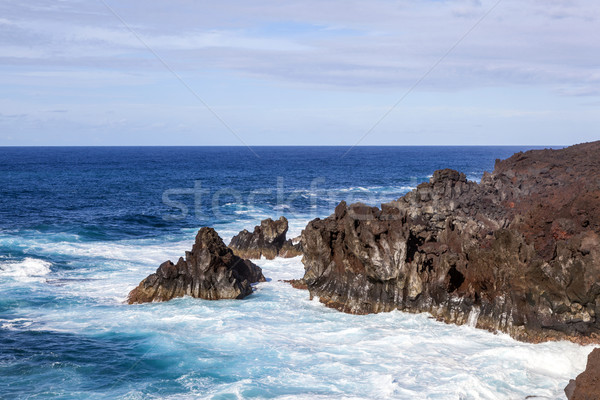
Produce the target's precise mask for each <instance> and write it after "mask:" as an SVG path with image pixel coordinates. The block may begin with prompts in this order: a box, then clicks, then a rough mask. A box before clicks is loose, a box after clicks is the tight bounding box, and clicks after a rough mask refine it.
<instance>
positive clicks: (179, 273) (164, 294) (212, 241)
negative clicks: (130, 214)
mask: <svg viewBox="0 0 600 400" xmlns="http://www.w3.org/2000/svg"><path fill="white" fill-rule="evenodd" d="M264 281H265V277H264V276H263V274H262V270H261V269H260V267H258V266H256V265H254V264H253V263H252V262H250V261H248V260H244V259H242V258H240V257H238V256H236V255H234V254H233V252H232V251H231V249H229V248H228V247H227V246H225V244H224V243H223V241H222V240H221V238H220V237H219V235H218V234H217V232H215V230H214V229H212V228H202V229H200V231H198V234H197V235H196V243H195V244H194V246H193V247H192V251H190V252H186V254H185V260H184V259H183V258H180V259H179V261H177V264H173V263H172V262H171V261H166V262H164V263H163V264H162V265H161V266H160V267H158V269H157V270H156V273H154V274H152V275H150V276H148V277H147V278H146V279H144V280H143V281H142V282H140V284H139V286H138V287H136V288H135V289H133V290H132V291H131V292H130V293H129V297H128V302H129V304H134V303H147V302H152V301H167V300H171V299H173V298H175V297H182V296H185V295H188V296H192V297H197V298H201V299H207V300H218V299H242V298H244V297H246V296H248V295H249V294H251V293H252V286H251V284H252V283H255V282H264Z"/></svg>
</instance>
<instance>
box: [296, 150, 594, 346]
mask: <svg viewBox="0 0 600 400" xmlns="http://www.w3.org/2000/svg"><path fill="white" fill-rule="evenodd" d="M599 205H600V142H594V143H586V144H581V145H577V146H572V147H569V148H566V149H562V150H536V151H529V152H526V153H518V154H515V155H513V156H512V157H510V158H509V159H507V160H504V161H499V160H497V161H496V165H495V169H494V172H493V173H491V174H489V173H486V174H485V175H484V176H483V179H482V181H481V183H480V184H477V183H475V182H469V181H467V179H466V177H465V175H464V174H461V173H459V172H457V171H453V170H441V171H436V172H435V173H434V174H433V178H432V179H431V181H430V182H428V183H422V184H420V185H419V186H418V187H417V189H415V190H413V191H412V192H410V193H408V194H407V195H405V196H404V197H402V198H400V199H398V200H397V201H394V202H391V203H387V204H382V206H381V208H376V207H369V206H366V205H363V204H353V205H350V206H348V205H347V204H346V203H345V202H342V203H340V204H339V205H338V206H337V207H336V209H335V213H334V214H333V215H331V216H330V217H328V218H326V219H323V220H321V219H316V220H313V221H311V222H310V223H309V224H308V226H307V227H306V229H305V230H304V231H303V232H302V245H303V251H304V257H303V263H304V266H305V270H306V272H305V276H304V283H305V284H306V286H307V288H308V290H309V291H310V295H311V297H312V296H318V298H319V299H320V301H321V302H323V303H324V304H326V305H327V306H329V307H333V308H337V309H338V310H341V311H345V312H349V313H357V314H364V313H375V312H381V311H390V310H394V309H400V310H406V311H411V312H429V313H431V314H432V315H434V316H435V317H437V318H438V319H440V320H444V321H446V322H452V323H457V324H463V323H466V322H468V321H469V322H470V323H472V324H475V325H476V326H477V327H479V328H483V329H488V330H490V331H502V332H507V333H509V334H510V335H512V336H513V337H515V338H517V339H520V340H525V341H531V342H538V341H544V340H554V339H569V340H573V341H578V342H597V341H598V338H599V333H600V323H599V320H598V318H597V316H599V313H600V207H599Z"/></svg>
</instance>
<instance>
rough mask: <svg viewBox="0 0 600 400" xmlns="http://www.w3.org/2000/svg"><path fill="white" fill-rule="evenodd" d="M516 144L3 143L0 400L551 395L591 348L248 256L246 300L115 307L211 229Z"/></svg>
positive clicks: (295, 222) (424, 174) (415, 178)
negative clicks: (335, 285) (518, 333)
mask: <svg viewBox="0 0 600 400" xmlns="http://www.w3.org/2000/svg"><path fill="white" fill-rule="evenodd" d="M527 149H530V148H522V147H433V146H432V147H357V148H354V149H352V150H351V151H349V152H348V148H347V147H256V148H252V150H249V149H248V148H245V147H29V148H25V147H23V148H20V147H11V148H6V147H5V148H0V188H1V190H0V378H1V379H0V398H2V399H163V398H164V399H197V398H199V399H205V398H206V399H263V398H264V399H392V398H393V399H525V398H526V396H537V397H531V398H535V399H563V398H564V394H563V388H564V386H565V385H566V384H567V383H568V381H569V379H571V378H574V377H575V376H576V375H577V374H578V373H580V372H581V371H582V370H583V369H584V368H585V362H586V357H587V354H588V353H589V352H590V351H591V348H590V347H582V346H578V345H575V344H572V343H567V342H556V343H544V344H535V345H534V344H526V343H520V342H517V341H515V340H513V339H511V338H510V337H508V336H506V335H503V334H492V333H489V332H485V331H481V330H477V329H474V328H472V327H471V326H453V325H446V324H444V323H440V322H437V321H435V320H433V319H431V318H429V316H428V315H426V314H417V315H415V314H408V313H402V312H397V311H396V312H391V313H382V314H376V315H366V316H358V315H348V314H343V313H340V312H337V311H335V310H332V309H328V308H326V307H325V306H323V305H322V304H320V303H319V302H318V301H317V300H312V301H311V300H309V298H308V293H307V292H305V291H301V290H296V289H293V288H292V287H290V286H289V285H288V284H286V283H284V282H281V281H282V280H283V279H293V278H301V277H302V275H303V272H304V270H303V266H302V262H301V258H300V257H296V258H292V259H275V260H271V261H267V260H258V261H256V263H257V264H258V265H259V266H261V267H262V268H263V272H264V275H265V276H266V277H267V278H268V279H267V282H264V283H259V284H257V285H256V288H255V289H256V290H255V293H253V294H252V295H251V296H249V297H247V298H246V299H244V300H234V301H230V300H223V301H206V300H199V299H193V298H180V299H176V300H173V301H170V302H166V303H153V304H143V305H133V306H132V305H127V304H126V303H125V302H124V301H125V299H126V296H127V294H128V292H129V291H130V290H131V289H133V288H134V287H135V286H137V284H138V283H139V282H140V281H141V280H142V279H143V278H144V277H146V276H147V275H149V274H150V273H152V272H154V271H155V270H156V268H157V267H158V265H159V264H160V263H162V262H163V261H165V260H167V259H171V260H173V261H176V260H177V258H178V257H179V256H182V255H184V252H185V251H186V250H189V249H191V246H192V244H193V240H194V236H195V233H196V231H197V230H198V229H199V228H200V227H202V226H211V227H214V228H215V229H216V230H217V232H218V233H219V234H220V235H221V237H222V238H223V239H224V240H225V242H228V241H229V240H230V239H231V237H232V236H233V235H235V234H237V232H239V231H240V230H242V229H244V228H246V229H248V230H251V229H252V228H253V227H254V225H256V224H258V223H259V222H260V220H261V219H264V218H267V217H272V218H278V217H279V216H281V215H284V216H286V217H287V218H288V220H289V221H290V232H289V233H288V237H290V238H291V237H294V236H297V235H299V234H300V232H301V230H302V228H303V227H304V226H305V225H306V223H307V222H308V221H310V220H311V219H313V218H317V217H320V218H323V217H326V216H328V215H329V214H330V213H331V212H332V211H333V209H334V207H335V205H337V203H338V202H339V201H341V200H346V201H348V202H355V201H362V202H364V203H366V204H369V205H379V204H380V203H382V202H387V201H390V200H393V199H396V198H398V197H400V196H402V195H403V194H405V193H407V192H408V191H410V190H412V189H413V188H414V187H416V185H418V184H419V183H420V182H424V181H427V180H428V179H429V177H430V176H431V174H432V173H433V171H434V170H436V169H440V168H454V169H457V170H459V171H462V172H464V173H466V175H467V177H468V179H470V180H475V181H477V180H479V179H481V176H482V174H483V172H484V171H491V170H493V167H494V161H495V159H497V158H506V157H508V156H510V155H512V154H513V153H515V152H517V151H521V150H527Z"/></svg>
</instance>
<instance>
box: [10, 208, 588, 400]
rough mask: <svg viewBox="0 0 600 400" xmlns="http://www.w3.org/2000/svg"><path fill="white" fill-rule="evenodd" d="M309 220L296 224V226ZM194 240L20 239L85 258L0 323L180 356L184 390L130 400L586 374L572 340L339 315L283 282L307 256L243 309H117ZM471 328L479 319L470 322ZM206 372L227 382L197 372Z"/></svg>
mask: <svg viewBox="0 0 600 400" xmlns="http://www.w3.org/2000/svg"><path fill="white" fill-rule="evenodd" d="M303 223H304V221H302V223H300V222H299V221H297V220H290V231H292V226H294V227H299V226H301V225H302V224H303ZM238 225H239V224H238V223H236V225H235V226H224V227H223V228H224V229H219V233H220V234H221V235H223V233H222V232H223V231H225V230H230V231H236V230H237V229H238V228H241V227H240V226H238ZM235 233H237V232H235ZM188 234H189V235H188ZM188 236H189V237H188ZM193 238H194V230H190V231H189V232H188V233H187V234H186V238H183V239H182V238H180V239H177V240H163V241H159V240H135V241H121V242H113V243H103V242H100V243H98V242H96V243H83V242H58V243H51V241H46V242H39V241H29V242H27V241H26V242H20V246H22V248H23V249H24V250H25V251H26V252H27V253H29V254H33V253H35V254H39V255H40V256H45V255H48V256H51V255H56V254H60V255H62V256H63V257H67V256H73V257H75V256H77V257H78V258H79V260H80V261H73V263H77V262H78V263H80V264H75V265H74V267H76V268H71V269H68V270H66V271H62V272H61V271H55V272H54V273H53V274H52V279H53V280H56V281H57V282H60V284H56V285H52V284H50V285H47V290H49V291H52V293H53V295H54V296H55V298H56V299H59V300H58V301H57V303H56V304H57V306H56V307H51V308H44V309H38V308H30V309H28V308H22V309H20V310H19V312H20V316H19V318H18V319H14V320H10V319H3V320H0V326H1V327H3V328H5V329H11V330H20V329H23V330H25V329H26V330H32V329H35V330H41V331H55V332H67V333H73V334H76V335H95V334H103V333H111V334H114V333H117V334H123V335H131V336H134V335H144V337H146V339H145V341H146V342H147V343H149V345H148V346H150V347H149V350H148V351H149V354H148V357H149V358H155V359H162V358H163V357H164V358H165V359H172V360H177V362H176V363H173V364H172V365H170V367H169V368H170V369H171V370H172V371H173V372H172V373H175V374H179V375H178V376H179V377H178V378H177V382H179V383H180V384H181V385H182V387H184V388H185V390H187V393H178V394H176V395H172V396H171V397H169V396H168V395H162V394H161V395H160V396H159V395H158V394H156V395H153V394H149V393H147V392H143V391H142V392H140V390H143V389H140V388H138V387H132V388H131V391H130V392H129V393H128V394H127V396H126V397H127V398H138V397H139V398H148V397H150V398H159V397H160V398H173V399H182V398H184V399H187V398H190V399H191V398H214V397H217V398H219V397H222V398H246V397H252V396H259V395H260V394H261V393H263V394H264V393H267V392H266V391H268V393H267V394H264V396H263V397H272V398H278V399H309V398H310V399H337V398H347V399H364V398H380V399H384V398H386V399H387V398H397V399H433V398H437V399H486V400H487V399H489V400H497V399H513V398H525V397H526V396H539V397H540V398H547V399H562V396H563V393H562V388H563V387H564V386H565V385H566V384H567V383H568V381H569V379H571V378H573V377H575V376H576V375H577V374H578V373H580V372H581V371H582V370H583V369H584V368H585V362H586V357H587V354H588V353H589V352H590V351H591V347H582V346H578V345H575V344H572V343H567V342H556V343H544V344H538V345H534V344H526V343H520V342H516V341H514V340H513V339H511V338H509V337H508V336H507V335H494V334H491V333H489V332H486V331H482V330H477V329H474V328H472V327H469V326H454V325H446V324H443V323H440V322H437V321H435V320H433V319H431V318H429V316H428V315H426V314H417V315H413V314H406V313H401V312H397V311H396V312H390V313H381V314H375V315H364V316H360V315H348V314H344V313H340V312H338V311H336V310H332V309H329V308H327V307H325V306H324V305H323V304H321V303H320V302H319V299H318V298H314V299H313V300H312V301H310V300H309V296H308V293H307V292H306V291H303V290H297V289H294V288H292V287H291V286H290V285H289V284H287V283H284V282H282V281H283V280H287V279H297V278H300V277H302V276H303V274H304V266H303V265H302V263H301V257H295V258H291V259H279V258H278V259H275V260H264V259H263V260H258V261H256V263H257V264H258V265H260V266H261V267H262V268H263V271H264V274H265V276H266V277H267V278H268V279H269V281H267V282H263V283H259V284H257V285H256V291H255V293H254V294H252V295H251V296H249V297H248V298H247V299H245V300H243V301H237V300H226V301H217V302H215V301H205V300H198V299H191V298H181V299H175V300H173V301H170V302H167V303H153V304H146V305H135V306H128V305H126V304H123V301H124V300H125V297H126V295H127V293H128V292H129V290H131V289H132V288H133V287H134V286H136V285H137V284H138V283H139V281H140V280H141V279H142V278H144V277H145V276H147V275H148V274H149V273H151V272H154V270H155V269H156V267H157V266H158V265H159V264H160V262H162V261H164V260H166V259H168V258H170V259H172V260H174V259H176V258H177V257H178V256H180V255H183V254H184V251H185V250H189V249H190V248H191V245H192V242H193ZM1 240H2V239H1V238H0V241H1ZM7 265H8V267H7ZM50 266H51V265H50V264H49V263H48V262H46V261H43V260H39V259H35V258H28V259H25V260H22V261H19V262H4V263H1V264H0V268H1V271H0V278H2V276H7V277H9V276H10V277H12V278H15V277H17V279H21V278H23V277H24V278H25V279H30V278H32V279H33V278H35V279H38V278H44V277H46V278H47V277H48V274H49V273H50ZM25 271H28V272H25ZM55 275H56V276H55ZM62 299H69V300H68V302H67V300H62ZM61 301H64V302H65V304H64V306H62V307H61V306H60V305H61ZM470 321H471V323H473V324H475V322H476V314H475V313H473V315H471V318H470ZM207 370H214V371H219V374H220V375H221V376H225V377H227V379H216V378H214V377H211V376H212V375H211V374H208V375H207V374H203V373H202V372H201V371H207ZM121 395H122V394H120V395H119V396H121ZM153 396H154V397H153ZM115 397H118V396H115Z"/></svg>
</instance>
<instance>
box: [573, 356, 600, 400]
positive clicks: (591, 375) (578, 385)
mask: <svg viewBox="0 0 600 400" xmlns="http://www.w3.org/2000/svg"><path fill="white" fill-rule="evenodd" d="M565 394H566V395H567V399H569V400H598V399H600V349H594V350H593V351H592V352H591V353H590V355H589V356H588V361H587V366H586V368H585V371H583V372H582V373H581V374H579V375H578V376H577V379H572V380H571V382H569V385H568V386H567V387H566V388H565Z"/></svg>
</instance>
